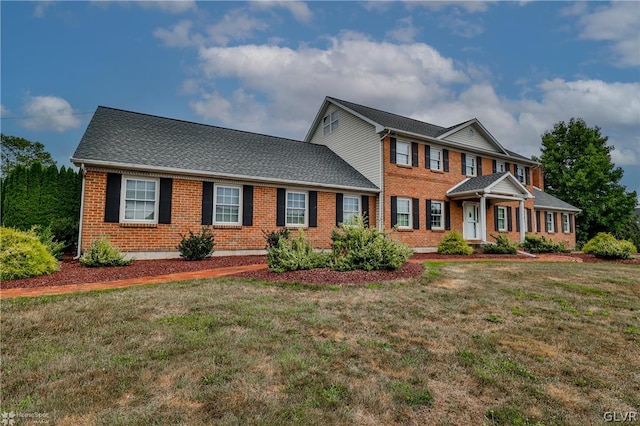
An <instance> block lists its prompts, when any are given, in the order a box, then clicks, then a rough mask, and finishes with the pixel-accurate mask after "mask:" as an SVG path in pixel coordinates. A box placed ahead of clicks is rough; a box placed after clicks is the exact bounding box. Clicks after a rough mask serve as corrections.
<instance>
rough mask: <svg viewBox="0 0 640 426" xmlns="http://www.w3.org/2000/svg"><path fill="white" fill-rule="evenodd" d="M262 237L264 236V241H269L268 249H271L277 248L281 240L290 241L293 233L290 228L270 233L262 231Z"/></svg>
mask: <svg viewBox="0 0 640 426" xmlns="http://www.w3.org/2000/svg"><path fill="white" fill-rule="evenodd" d="M262 235H264V239H265V240H266V241H267V247H266V248H267V249H269V248H271V247H276V246H277V245H278V243H279V242H280V239H281V238H284V239H288V238H289V237H290V236H291V231H290V230H289V229H288V228H282V229H280V230H278V231H270V232H267V231H265V230H262Z"/></svg>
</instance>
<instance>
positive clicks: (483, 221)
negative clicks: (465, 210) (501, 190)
mask: <svg viewBox="0 0 640 426" xmlns="http://www.w3.org/2000/svg"><path fill="white" fill-rule="evenodd" d="M480 239H481V241H482V244H485V243H486V242H487V199H486V198H485V196H484V194H482V195H481V196H480Z"/></svg>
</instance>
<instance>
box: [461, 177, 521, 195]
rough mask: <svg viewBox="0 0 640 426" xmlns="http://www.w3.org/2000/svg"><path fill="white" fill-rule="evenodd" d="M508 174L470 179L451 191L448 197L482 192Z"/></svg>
mask: <svg viewBox="0 0 640 426" xmlns="http://www.w3.org/2000/svg"><path fill="white" fill-rule="evenodd" d="M507 173H509V172H500V173H493V174H491V175H482V176H476V177H472V178H470V179H469V180H468V181H466V182H465V183H463V184H462V185H460V186H458V187H457V188H456V189H454V190H453V191H451V192H450V193H449V195H456V194H463V193H466V192H470V191H482V190H483V189H485V188H486V187H487V186H489V185H491V184H492V183H494V182H495V181H497V180H498V179H500V178H501V177H502V176H504V175H506V174H507Z"/></svg>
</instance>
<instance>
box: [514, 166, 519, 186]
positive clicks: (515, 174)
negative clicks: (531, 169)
mask: <svg viewBox="0 0 640 426" xmlns="http://www.w3.org/2000/svg"><path fill="white" fill-rule="evenodd" d="M513 175H514V176H515V177H516V179H518V165H517V164H514V165H513ZM518 182H520V179H518Z"/></svg>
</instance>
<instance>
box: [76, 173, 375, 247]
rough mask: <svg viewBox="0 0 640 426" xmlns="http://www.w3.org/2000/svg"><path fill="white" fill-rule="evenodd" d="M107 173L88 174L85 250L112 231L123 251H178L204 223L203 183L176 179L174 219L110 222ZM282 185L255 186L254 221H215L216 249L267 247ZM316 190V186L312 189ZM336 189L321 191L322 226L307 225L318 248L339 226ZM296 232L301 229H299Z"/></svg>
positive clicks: (371, 204)
mask: <svg viewBox="0 0 640 426" xmlns="http://www.w3.org/2000/svg"><path fill="white" fill-rule="evenodd" d="M106 176H107V174H106V173H104V172H96V171H89V172H87V175H86V177H85V179H86V180H85V194H84V211H83V218H82V220H83V231H82V242H81V247H82V250H86V249H87V248H88V247H89V245H90V244H91V242H92V241H94V240H96V239H98V238H100V236H102V235H107V236H108V237H109V239H110V240H111V242H112V243H113V244H114V245H115V246H116V247H117V248H118V249H120V250H121V251H126V252H135V251H176V245H177V244H178V243H179V242H180V236H179V234H180V233H182V234H186V233H188V232H189V230H193V231H199V230H200V229H201V227H202V225H201V218H202V182H201V181H197V180H185V179H179V178H174V179H173V191H172V209H171V224H157V225H152V226H149V225H130V224H127V225H125V224H120V223H105V222H104V209H105V191H106V181H107V179H106ZM276 189H277V188H276V187H275V186H274V187H265V186H257V185H255V186H254V192H253V226H231V227H229V226H217V225H213V226H212V229H213V234H214V236H215V249H216V250H255V249H263V248H264V246H265V241H264V236H263V234H262V230H265V231H270V230H276V229H278V227H277V226H276ZM311 190H313V188H311ZM335 200H336V195H335V193H333V192H322V191H318V226H317V228H304V232H305V234H306V236H307V237H308V238H309V239H310V241H311V243H312V244H313V246H314V247H317V248H328V247H329V246H330V243H331V239H330V236H331V230H332V229H333V227H334V226H335V220H336V219H335V217H336V210H335ZM369 208H370V223H371V226H375V225H376V223H375V218H376V197H375V196H369ZM294 232H297V231H296V230H295V229H294Z"/></svg>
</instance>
